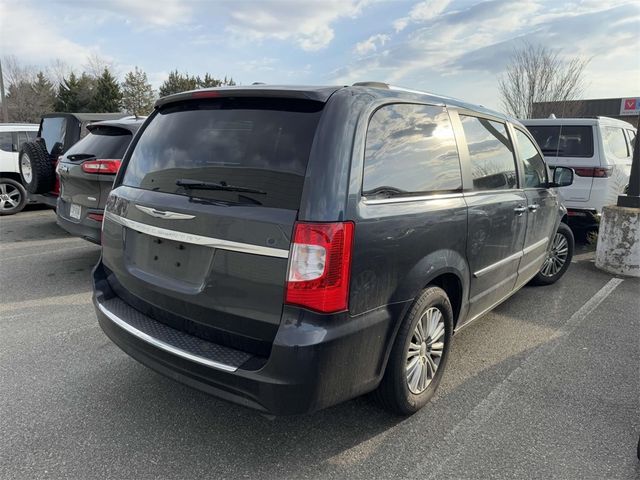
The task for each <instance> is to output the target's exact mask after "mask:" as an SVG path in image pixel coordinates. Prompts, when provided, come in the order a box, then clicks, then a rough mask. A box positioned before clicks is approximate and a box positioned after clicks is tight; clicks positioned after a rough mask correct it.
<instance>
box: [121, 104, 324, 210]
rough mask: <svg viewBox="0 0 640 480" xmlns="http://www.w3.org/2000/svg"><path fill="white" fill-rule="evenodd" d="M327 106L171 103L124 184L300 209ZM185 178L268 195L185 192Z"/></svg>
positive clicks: (144, 138) (146, 136)
mask: <svg viewBox="0 0 640 480" xmlns="http://www.w3.org/2000/svg"><path fill="white" fill-rule="evenodd" d="M323 105H324V104H323V103H321V102H314V101H308V100H303V101H301V100H290V99H255V98H254V99H252V98H245V99H232V98H223V99H211V100H199V101H187V102H183V103H180V104H173V105H167V106H166V107H165V108H162V109H161V110H160V111H158V112H157V113H156V114H155V116H154V117H153V119H152V120H151V121H150V123H149V124H148V125H147V126H146V127H145V130H144V131H143V132H142V134H141V136H140V138H139V140H138V141H137V144H136V146H135V148H134V150H133V152H132V154H131V158H130V159H129V162H128V164H127V165H126V170H125V173H124V177H123V180H122V183H123V184H124V185H128V186H131V187H136V188H142V189H146V190H155V191H160V192H165V193H172V194H177V195H186V196H190V197H193V198H198V199H202V200H205V201H206V200H215V201H220V202H226V203H228V204H243V205H254V206H266V207H274V208H285V209H294V210H297V209H298V208H299V204H300V197H301V195H302V187H303V183H304V177H305V173H306V169H307V164H308V162H309V154H310V151H311V146H312V143H313V139H314V136H315V132H316V128H317V125H318V121H319V118H320V115H321V112H322V107H323ZM179 180H180V181H182V180H187V181H200V182H208V183H211V184H217V185H224V186H226V187H240V188H243V189H252V190H257V191H259V192H261V193H251V192H235V191H222V190H207V189H192V188H185V187H184V186H180V185H178V184H177V183H176V182H178V181H179ZM178 183H184V182H178Z"/></svg>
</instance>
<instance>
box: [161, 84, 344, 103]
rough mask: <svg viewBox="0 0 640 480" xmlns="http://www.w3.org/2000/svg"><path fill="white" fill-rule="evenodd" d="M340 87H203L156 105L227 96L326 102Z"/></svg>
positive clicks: (166, 98) (164, 98)
mask: <svg viewBox="0 0 640 480" xmlns="http://www.w3.org/2000/svg"><path fill="white" fill-rule="evenodd" d="M340 88H342V87H340V86H337V87H283V86H271V85H253V86H237V87H221V88H203V89H200V90H190V91H188V92H181V93H176V94H174V95H168V96H166V97H162V98H160V99H158V100H157V101H156V103H155V107H156V108H158V107H161V106H162V105H166V104H168V103H175V102H181V101H185V100H197V99H202V98H225V97H227V98H228V97H257V98H293V99H300V100H314V101H316V102H323V103H324V102H326V101H327V100H328V99H329V97H330V96H331V95H333V93H334V92H335V91H336V90H339V89H340Z"/></svg>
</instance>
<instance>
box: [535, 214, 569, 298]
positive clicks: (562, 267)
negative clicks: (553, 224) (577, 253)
mask: <svg viewBox="0 0 640 480" xmlns="http://www.w3.org/2000/svg"><path fill="white" fill-rule="evenodd" d="M573 248H574V239H573V232H572V231H571V229H570V228H569V226H568V225H567V224H565V223H560V226H559V227H558V231H557V232H556V233H555V235H554V236H553V240H552V241H551V248H550V249H549V252H548V253H547V258H546V259H545V261H544V263H543V264H542V267H540V271H539V272H538V274H537V275H536V276H535V277H533V280H532V281H531V283H533V284H534V285H551V284H552V283H555V282H557V281H558V280H559V279H560V277H562V276H563V275H564V272H566V271H567V268H569V265H570V264H571V259H572V258H573Z"/></svg>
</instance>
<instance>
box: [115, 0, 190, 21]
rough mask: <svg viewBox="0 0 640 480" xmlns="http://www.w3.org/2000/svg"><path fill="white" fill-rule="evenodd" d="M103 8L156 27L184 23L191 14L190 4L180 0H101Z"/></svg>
mask: <svg viewBox="0 0 640 480" xmlns="http://www.w3.org/2000/svg"><path fill="white" fill-rule="evenodd" d="M103 8H107V9H113V10H115V11H116V12H119V13H122V14H123V15H126V16H128V17H131V16H133V17H135V18H136V20H137V21H140V22H142V23H146V24H149V25H153V26H157V27H169V26H173V25H175V24H179V23H185V22H187V21H189V20H190V19H191V16H192V9H191V5H190V4H189V2H184V1H182V0H111V1H110V2H109V1H106V2H103Z"/></svg>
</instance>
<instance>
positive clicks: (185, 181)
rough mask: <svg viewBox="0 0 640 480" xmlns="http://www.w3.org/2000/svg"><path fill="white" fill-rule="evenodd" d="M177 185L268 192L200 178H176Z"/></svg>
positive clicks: (205, 188) (244, 191)
mask: <svg viewBox="0 0 640 480" xmlns="http://www.w3.org/2000/svg"><path fill="white" fill-rule="evenodd" d="M176 185H177V186H179V187H183V188H186V189H188V190H224V191H226V192H243V193H259V194H260V195H266V194H267V192H263V191H262V190H256V189H254V188H246V187H238V186H236V185H227V182H224V181H222V182H220V183H215V182H202V181H200V180H189V179H188V178H181V179H179V180H176Z"/></svg>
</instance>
